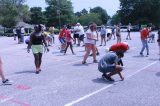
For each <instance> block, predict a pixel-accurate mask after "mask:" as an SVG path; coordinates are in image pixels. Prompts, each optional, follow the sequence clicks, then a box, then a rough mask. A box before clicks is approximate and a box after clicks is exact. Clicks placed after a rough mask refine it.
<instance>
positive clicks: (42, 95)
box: [0, 32, 160, 106]
mask: <svg viewBox="0 0 160 106" xmlns="http://www.w3.org/2000/svg"><path fill="white" fill-rule="evenodd" d="M126 35H127V33H122V38H123V41H125V38H126ZM131 36H132V39H133V40H128V41H127V42H128V44H129V46H130V50H129V51H127V52H126V53H125V57H124V58H123V61H124V67H125V68H124V71H123V73H122V74H123V75H124V77H125V80H124V81H119V80H120V78H119V77H118V76H117V75H115V76H113V78H114V79H115V80H116V82H114V83H111V82H107V81H104V80H103V79H102V78H101V73H100V72H99V71H98V70H97V64H96V63H93V59H92V57H89V58H88V60H87V63H88V64H87V65H82V64H81V61H82V59H83V55H84V48H83V47H76V46H75V45H74V51H75V53H76V55H72V53H71V52H70V49H68V52H67V54H66V55H65V56H64V55H63V54H61V53H59V49H58V46H59V42H58V40H57V39H56V44H55V45H53V47H50V52H49V53H45V54H44V55H43V63H42V72H41V73H40V74H39V75H36V74H35V68H34V60H33V56H32V53H27V51H26V45H25V44H19V45H18V44H17V42H16V41H13V38H5V37H1V38H0V56H1V57H2V59H3V63H4V71H5V75H6V77H7V78H9V79H11V80H13V81H14V82H13V84H12V85H5V86H4V85H1V86H0V106H18V105H20V106H64V105H65V106H71V105H76V106H129V105H133V106H142V105H145V106H158V105H160V104H159V100H160V97H159V94H160V89H159V86H160V82H159V78H160V70H159V69H160V65H159V63H160V62H159V55H158V45H157V43H150V44H149V47H150V55H149V57H145V56H144V57H142V56H140V55H139V52H140V49H141V41H140V39H139V33H138V32H134V33H131ZM115 42H116V41H115V40H111V41H109V42H107V47H109V46H111V45H112V44H113V43H115ZM99 43H100V42H98V43H97V47H98V49H99V51H100V56H98V57H97V59H98V60H99V59H100V58H101V57H102V56H103V55H104V54H105V51H106V50H105V48H106V47H104V46H102V47H99Z"/></svg>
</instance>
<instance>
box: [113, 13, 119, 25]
mask: <svg viewBox="0 0 160 106" xmlns="http://www.w3.org/2000/svg"><path fill="white" fill-rule="evenodd" d="M120 20H121V19H120V16H119V14H118V13H116V14H115V15H113V16H112V18H111V24H112V25H117V24H118V23H119V22H120Z"/></svg>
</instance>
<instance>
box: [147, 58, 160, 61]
mask: <svg viewBox="0 0 160 106" xmlns="http://www.w3.org/2000/svg"><path fill="white" fill-rule="evenodd" d="M148 60H150V61H159V59H158V58H156V59H153V58H150V59H148Z"/></svg>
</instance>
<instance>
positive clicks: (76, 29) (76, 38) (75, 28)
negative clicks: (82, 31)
mask: <svg viewBox="0 0 160 106" xmlns="http://www.w3.org/2000/svg"><path fill="white" fill-rule="evenodd" d="M73 33H74V35H73V38H74V44H75V45H76V41H77V42H78V44H77V46H79V32H78V25H77V24H76V25H75V26H74V29H73Z"/></svg>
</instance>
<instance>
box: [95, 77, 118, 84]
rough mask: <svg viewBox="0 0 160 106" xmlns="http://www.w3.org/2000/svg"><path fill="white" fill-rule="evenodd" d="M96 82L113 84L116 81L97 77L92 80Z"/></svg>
mask: <svg viewBox="0 0 160 106" xmlns="http://www.w3.org/2000/svg"><path fill="white" fill-rule="evenodd" d="M92 81H93V82H94V83H103V84H113V83H114V82H116V81H106V80H104V79H103V78H96V79H93V80H92Z"/></svg>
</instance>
